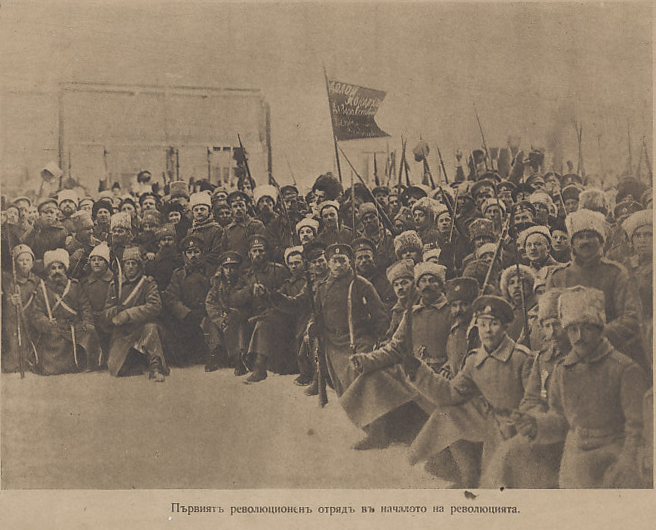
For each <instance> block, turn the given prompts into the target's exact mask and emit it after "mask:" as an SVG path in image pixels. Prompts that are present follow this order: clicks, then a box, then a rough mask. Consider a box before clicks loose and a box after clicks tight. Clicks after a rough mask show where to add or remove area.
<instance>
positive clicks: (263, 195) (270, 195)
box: [253, 184, 293, 263]
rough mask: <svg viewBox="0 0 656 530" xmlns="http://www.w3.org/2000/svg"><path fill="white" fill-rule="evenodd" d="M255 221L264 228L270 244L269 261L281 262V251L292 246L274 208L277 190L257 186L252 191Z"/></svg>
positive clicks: (287, 231) (286, 228) (286, 229)
mask: <svg viewBox="0 0 656 530" xmlns="http://www.w3.org/2000/svg"><path fill="white" fill-rule="evenodd" d="M253 197H254V201H255V210H256V212H257V219H259V220H260V221H262V224H263V225H264V226H265V228H266V232H265V234H266V236H267V239H268V240H269V243H270V244H271V250H272V255H271V260H272V261H275V262H277V263H282V262H283V250H284V249H285V248H287V247H289V246H291V245H292V243H293V242H292V238H291V233H290V231H289V228H288V227H287V226H286V225H285V224H284V223H283V218H282V217H281V216H280V215H279V214H278V213H276V211H275V209H274V207H275V205H276V200H277V199H278V190H277V189H276V188H275V186H271V185H269V184H267V185H264V186H257V187H256V188H255V190H253Z"/></svg>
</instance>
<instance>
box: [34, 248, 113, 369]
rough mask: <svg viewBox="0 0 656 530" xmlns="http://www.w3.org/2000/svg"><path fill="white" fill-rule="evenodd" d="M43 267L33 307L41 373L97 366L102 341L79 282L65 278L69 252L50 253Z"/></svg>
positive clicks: (45, 258)
mask: <svg viewBox="0 0 656 530" xmlns="http://www.w3.org/2000/svg"><path fill="white" fill-rule="evenodd" d="M43 265H44V271H45V274H46V280H41V281H40V282H39V285H38V287H37V289H36V293H35V299H34V303H33V304H32V308H31V321H32V323H33V325H34V328H35V329H36V331H37V337H35V346H36V350H37V353H38V357H39V362H38V365H37V367H36V369H37V371H38V373H40V374H42V375H58V374H65V373H72V372H81V371H83V370H86V369H87V368H89V369H90V368H91V367H97V366H98V364H99V360H100V341H99V338H98V334H97V332H96V327H95V321H94V317H93V312H92V310H91V305H90V304H89V299H88V298H87V295H86V294H85V292H84V289H83V288H82V286H81V285H80V283H79V282H78V281H77V280H71V279H69V278H68V277H67V276H66V273H67V271H68V267H69V256H68V252H66V250H65V249H63V248H60V249H56V250H49V251H47V252H46V253H45V254H44V256H43Z"/></svg>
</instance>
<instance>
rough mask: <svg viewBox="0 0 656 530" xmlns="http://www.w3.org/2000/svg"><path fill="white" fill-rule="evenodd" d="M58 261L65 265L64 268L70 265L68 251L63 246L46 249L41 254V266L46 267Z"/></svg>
mask: <svg viewBox="0 0 656 530" xmlns="http://www.w3.org/2000/svg"><path fill="white" fill-rule="evenodd" d="M55 262H59V263H62V264H63V265H64V267H66V270H68V267H69V265H70V260H69V257H68V252H67V251H66V249H65V248H56V249H55V250H46V252H45V253H44V254H43V268H44V269H47V268H48V267H50V265H51V264H52V263H55Z"/></svg>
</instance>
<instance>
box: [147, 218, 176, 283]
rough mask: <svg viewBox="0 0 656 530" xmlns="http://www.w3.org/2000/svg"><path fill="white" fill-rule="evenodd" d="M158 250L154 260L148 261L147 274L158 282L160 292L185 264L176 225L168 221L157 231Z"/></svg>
mask: <svg viewBox="0 0 656 530" xmlns="http://www.w3.org/2000/svg"><path fill="white" fill-rule="evenodd" d="M155 238H156V240H157V246H158V250H157V252H156V253H155V257H154V258H153V259H152V260H148V261H146V265H145V270H146V275H148V276H151V277H152V278H153V279H154V280H155V282H156V283H157V288H158V289H159V291H160V293H162V292H164V291H165V290H166V288H167V287H168V286H169V282H170V281H171V276H173V271H175V270H176V269H179V268H181V267H183V266H184V261H183V260H182V256H181V254H180V251H179V250H178V245H177V242H176V241H177V231H176V229H175V225H174V224H172V223H167V224H165V225H163V226H161V227H159V228H158V229H157V230H156V231H155Z"/></svg>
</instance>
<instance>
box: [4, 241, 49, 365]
mask: <svg viewBox="0 0 656 530" xmlns="http://www.w3.org/2000/svg"><path fill="white" fill-rule="evenodd" d="M9 257H10V259H13V260H14V264H13V267H14V270H15V271H16V274H15V276H14V275H13V274H12V272H11V267H12V265H10V266H9V270H7V269H4V270H3V271H2V371H3V372H17V371H18V370H19V368H20V358H19V355H21V354H22V355H24V359H25V358H28V357H29V362H30V363H31V364H34V362H35V361H36V359H34V356H33V354H32V351H33V350H32V346H31V344H32V341H31V336H30V335H31V323H30V322H29V319H28V318H27V317H28V315H29V311H30V307H31V305H32V303H33V302H34V294H35V292H36V288H37V287H38V284H39V281H40V280H39V278H37V277H36V276H35V275H34V273H33V272H32V268H33V267H34V253H33V252H32V249H31V248H30V247H28V246H27V245H23V244H20V245H16V246H15V247H14V248H13V249H12V251H11V253H10V256H9ZM19 327H20V333H21V341H20V342H21V347H22V348H23V349H22V352H20V351H19V340H18V333H19Z"/></svg>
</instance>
